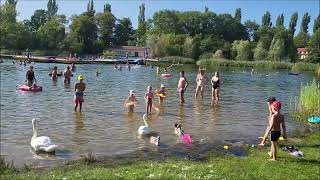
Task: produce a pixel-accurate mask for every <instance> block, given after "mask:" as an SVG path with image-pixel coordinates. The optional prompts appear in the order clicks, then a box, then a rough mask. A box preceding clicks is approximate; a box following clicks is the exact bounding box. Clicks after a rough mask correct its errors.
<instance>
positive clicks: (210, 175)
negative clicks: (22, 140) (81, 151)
mask: <svg viewBox="0 0 320 180" xmlns="http://www.w3.org/2000/svg"><path fill="white" fill-rule="evenodd" d="M302 134H303V136H305V137H302V138H293V137H292V138H291V139H290V137H289V140H288V142H285V143H286V144H290V145H294V146H296V147H297V148H299V150H301V151H302V152H303V153H304V154H305V156H303V157H294V156H291V155H289V154H288V153H287V152H284V151H282V150H279V151H278V161H277V162H271V161H269V160H268V155H267V151H268V150H269V147H263V148H259V149H257V148H250V149H248V151H249V155H248V156H246V157H236V156H233V155H227V154H219V153H212V154H210V155H208V157H207V158H206V160H204V161H200V162H199V161H191V160H183V159H172V158H169V159H166V160H164V161H155V160H146V161H125V160H122V161H121V160H120V161H117V162H113V161H103V162H90V161H87V162H85V161H77V162H73V163H69V164H67V165H63V166H58V167H54V168H51V169H22V170H16V169H12V168H10V167H8V168H5V170H1V174H2V176H1V179H317V178H319V175H320V174H319V173H320V172H319V171H320V166H319V164H320V151H319V147H320V142H319V138H320V132H319V131H316V132H314V133H311V134H306V133H302ZM231 148H232V147H231Z"/></svg>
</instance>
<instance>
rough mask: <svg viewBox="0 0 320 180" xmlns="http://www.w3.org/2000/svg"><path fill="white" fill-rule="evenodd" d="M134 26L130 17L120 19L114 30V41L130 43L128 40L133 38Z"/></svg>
mask: <svg viewBox="0 0 320 180" xmlns="http://www.w3.org/2000/svg"><path fill="white" fill-rule="evenodd" d="M132 35H133V28H132V23H131V20H130V19H129V18H122V19H120V20H118V23H117V24H116V27H115V30H114V38H113V42H114V44H115V45H128V41H129V40H131V39H132Z"/></svg>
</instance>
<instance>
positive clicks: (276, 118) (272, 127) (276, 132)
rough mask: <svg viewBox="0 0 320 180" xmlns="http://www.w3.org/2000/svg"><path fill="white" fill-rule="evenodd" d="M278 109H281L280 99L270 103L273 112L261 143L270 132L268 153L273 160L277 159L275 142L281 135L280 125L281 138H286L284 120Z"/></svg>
mask: <svg viewBox="0 0 320 180" xmlns="http://www.w3.org/2000/svg"><path fill="white" fill-rule="evenodd" d="M280 109H281V102H280V101H275V102H273V103H272V105H271V110H272V113H273V114H272V115H271V117H270V119H269V126H268V128H267V131H266V133H265V135H264V136H263V139H262V143H264V142H265V141H266V139H267V137H268V134H269V133H270V140H271V148H270V151H269V152H268V154H269V156H270V158H271V159H270V160H273V161H275V160H277V143H278V139H279V137H280V135H281V127H282V133H283V138H286V126H285V122H284V116H283V115H282V114H281V113H280ZM280 125H281V127H280Z"/></svg>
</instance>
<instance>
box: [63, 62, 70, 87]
mask: <svg viewBox="0 0 320 180" xmlns="http://www.w3.org/2000/svg"><path fill="white" fill-rule="evenodd" d="M71 76H72V72H71V70H70V66H67V69H66V70H65V71H64V83H68V84H70V78H71Z"/></svg>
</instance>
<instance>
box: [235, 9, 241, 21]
mask: <svg viewBox="0 0 320 180" xmlns="http://www.w3.org/2000/svg"><path fill="white" fill-rule="evenodd" d="M234 18H235V19H236V20H237V21H238V22H239V23H241V8H237V9H236V11H235V13H234Z"/></svg>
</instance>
